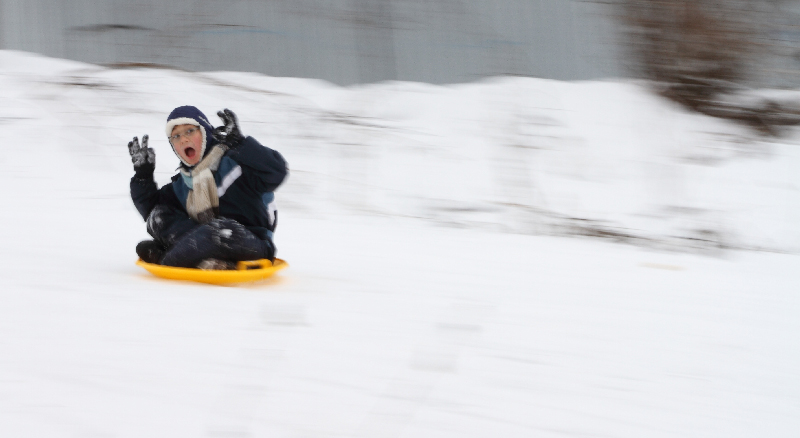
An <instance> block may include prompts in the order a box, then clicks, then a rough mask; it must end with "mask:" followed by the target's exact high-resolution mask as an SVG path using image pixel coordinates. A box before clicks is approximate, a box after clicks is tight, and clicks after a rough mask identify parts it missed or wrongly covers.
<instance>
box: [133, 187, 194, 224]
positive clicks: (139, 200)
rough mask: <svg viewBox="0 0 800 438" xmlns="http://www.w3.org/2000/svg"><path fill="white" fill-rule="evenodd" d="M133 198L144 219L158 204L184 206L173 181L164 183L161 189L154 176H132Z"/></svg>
mask: <svg viewBox="0 0 800 438" xmlns="http://www.w3.org/2000/svg"><path fill="white" fill-rule="evenodd" d="M131 199H132V200H133V205H134V206H136V210H138V211H139V214H140V215H142V218H143V219H144V220H147V217H148V216H150V212H151V211H153V208H155V206H156V205H158V204H167V205H170V206H173V207H177V208H182V207H183V206H182V205H181V203H180V201H178V198H177V197H176V196H175V192H174V191H173V190H172V184H171V183H170V184H166V185H164V187H161V189H160V190H159V189H158V186H156V182H155V181H153V179H152V178H150V179H142V178H138V177H136V176H134V177H133V178H131Z"/></svg>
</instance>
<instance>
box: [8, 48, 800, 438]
mask: <svg viewBox="0 0 800 438" xmlns="http://www.w3.org/2000/svg"><path fill="white" fill-rule="evenodd" d="M782 93H784V94H786V95H791V94H792V93H794V92H789V91H787V92H782ZM183 104H194V105H197V106H198V107H200V108H201V109H202V110H204V111H205V112H206V113H207V114H208V115H209V116H211V115H212V114H213V113H214V112H215V111H216V110H218V109H221V108H225V107H228V108H231V109H233V110H234V111H235V112H236V113H237V114H238V115H239V118H240V120H241V122H242V125H243V131H244V133H245V134H249V135H253V136H255V137H256V138H258V139H259V140H261V141H262V142H263V143H265V144H267V145H269V146H272V147H274V148H275V149H277V150H279V151H281V153H283V154H284V156H285V157H286V158H287V160H288V161H289V163H290V167H291V176H290V178H289V180H288V181H287V182H286V184H285V185H284V186H283V187H282V188H281V189H280V190H279V191H278V193H277V200H278V203H279V208H280V226H279V227H278V232H277V234H276V243H277V246H278V248H279V256H280V257H282V258H284V259H286V260H288V261H289V263H290V265H291V266H290V268H289V269H287V270H284V271H282V272H281V273H280V274H278V275H277V276H276V277H274V278H272V279H270V280H268V281H266V282H263V283H257V284H251V285H241V286H237V287H217V286H208V285H201V284H191V283H182V282H168V281H163V280H159V279H156V278H154V277H151V276H149V275H148V274H147V273H146V272H145V271H143V270H141V269H140V268H138V267H137V266H135V265H134V263H133V262H134V260H135V253H134V250H133V249H134V247H135V244H136V243H137V242H138V241H139V240H142V239H144V238H146V237H147V235H146V232H145V228H144V224H143V221H142V220H141V217H139V215H138V213H137V212H136V211H135V209H134V208H133V205H132V203H131V201H130V199H129V195H128V180H129V178H130V176H131V175H132V169H131V164H130V158H129V156H128V153H127V148H126V144H127V142H128V141H129V140H130V138H132V137H133V136H134V135H138V136H140V137H141V135H143V134H145V133H150V134H153V135H152V136H151V141H150V144H151V146H152V147H154V148H155V149H156V153H157V163H158V167H157V171H156V177H157V179H158V180H159V181H160V182H161V183H164V182H166V181H168V179H169V177H170V176H171V175H172V174H173V169H174V168H175V166H177V164H178V159H177V157H175V155H174V154H173V153H172V151H171V150H170V148H169V145H168V144H167V142H166V139H165V138H163V137H162V136H160V135H155V134H157V133H159V132H162V131H161V130H162V129H163V123H164V121H165V119H166V115H167V114H168V112H169V111H170V110H171V109H172V108H174V107H176V106H178V105H183ZM213 118H214V117H212V119H213ZM0 124H1V126H2V127H3V129H2V130H0V137H1V141H2V144H3V149H2V151H3V153H2V154H0V165H2V168H3V170H4V171H3V172H0V182H2V186H3V187H4V190H3V192H2V195H0V196H1V197H0V201H2V205H3V206H4V208H2V209H0V223H1V224H2V225H3V226H2V227H0V239H2V240H1V241H2V242H3V245H2V248H3V249H2V253H0V254H2V256H1V257H0V261H1V262H2V263H0V275H2V278H3V280H4V281H3V287H2V289H1V290H2V292H0V294H2V302H3V305H2V306H0V347H2V355H0V436H3V437H94V436H114V437H143V436H147V437H184V436H185V437H198V436H207V437H262V436H263V437H266V436H269V437H312V436H313V437H322V436H346V437H415V438H416V437H460V438H463V437H485V436H504V437H532V436H535V437H563V436H567V437H570V436H574V437H577V436H608V437H631V438H633V437H636V438H638V437H643V436H646V437H667V436H669V437H673V436H681V437H725V438H736V437H753V436H768V437H772V438H775V437H795V436H798V434H799V433H800V372H798V370H800V347H798V343H797V342H796V334H797V333H798V332H800V319H798V316H797V315H798V314H800V297H799V296H798V293H797V291H798V288H797V285H798V284H800V269H798V268H800V258H798V257H797V255H795V254H796V253H797V252H798V250H800V232H799V231H798V227H797V226H796V224H797V223H798V218H800V203H798V200H799V199H798V178H800V176H798V172H797V169H798V168H800V167H798V165H800V162H799V161H798V160H800V150H798V144H797V143H798V136H797V135H796V133H794V132H790V133H788V135H787V136H786V138H783V139H777V140H767V139H763V138H759V137H757V136H755V135H754V134H751V133H749V132H747V131H746V130H744V129H742V128H738V127H735V126H732V125H729V124H726V123H724V122H720V121H715V120H713V119H709V118H706V117H703V116H697V115H691V114H687V113H684V112H681V111H680V110H679V109H677V108H675V107H673V106H671V105H670V104H668V103H665V102H663V101H661V100H659V99H658V98H656V97H654V96H652V95H650V94H649V93H648V92H647V90H646V88H645V87H644V85H643V84H637V83H630V82H586V83H564V82H555V81H546V80H537V79H526V78H513V79H512V78H497V79H493V80H487V81H484V82H480V83H474V84H463V85H453V86H447V87H443V86H433V85H426V84H414V83H385V84H377V85H369V86H361V87H350V88H341V87H336V86H333V85H330V84H327V83H324V82H320V81H313V80H305V79H291V78H271V77H264V76H260V75H255V74H245V73H231V72H226V73H203V74H200V73H189V72H181V71H170V70H156V69H130V70H114V69H105V68H101V67H97V66H92V65H87V64H80V63H76V62H71V61H64V60H56V59H48V58H44V57H39V56H34V55H31V54H25V53H19V52H10V51H3V52H0ZM592 233H594V234H603V233H606V234H605V235H607V236H611V237H614V239H616V240H619V241H622V242H623V243H615V241H614V239H606V240H603V239H587V238H576V237H574V236H575V235H576V234H592ZM748 249H749V250H748ZM753 249H762V250H768V251H753Z"/></svg>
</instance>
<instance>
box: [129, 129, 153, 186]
mask: <svg viewBox="0 0 800 438" xmlns="http://www.w3.org/2000/svg"><path fill="white" fill-rule="evenodd" d="M147 139H148V137H147V134H145V136H144V137H142V145H141V146H139V139H138V138H137V137H133V141H130V142H128V153H129V154H131V161H132V162H133V171H134V172H136V176H137V177H139V178H143V179H148V178H149V179H152V178H153V172H154V171H155V170H156V151H154V150H153V148H149V147H147Z"/></svg>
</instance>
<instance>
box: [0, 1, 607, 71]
mask: <svg viewBox="0 0 800 438" xmlns="http://www.w3.org/2000/svg"><path fill="white" fill-rule="evenodd" d="M603 8H604V7H603V6H601V5H598V4H596V3H589V2H584V1H578V0H575V1H573V0H488V1H487V0H427V1H426V0H228V1H218V0H217V1H215V0H188V1H176V0H163V1H160V2H154V1H142V0H124V1H123V0H107V1H99V0H71V1H69V2H66V1H57V0H0V21H1V22H2V24H1V26H2V27H1V28H0V47H2V48H3V49H15V50H25V51H31V52H37V53H42V54H45V55H48V56H54V57H62V58H70V59H76V60H80V61H86V62H92V63H99V64H113V63H155V64H163V65H168V66H174V67H180V68H184V69H189V70H200V71H209V70H237V71H255V72H261V73H265V74H268V75H273V76H294V77H313V78H321V79H325V80H329V81H332V82H335V83H338V84H352V83H364V82H375V81H381V80H388V79H398V80H410V81H424V82H432V83H454V82H467V81H474V80H476V79H479V78H481V77H486V76H493V75H526V76H536V77H544V78H553V79H565V80H572V79H590V78H598V77H608V76H619V75H620V74H621V67H620V65H619V59H620V58H619V53H618V50H617V48H616V45H615V36H614V35H615V34H614V31H613V29H614V26H613V24H612V22H611V20H610V19H608V18H607V17H606V11H604V9H603Z"/></svg>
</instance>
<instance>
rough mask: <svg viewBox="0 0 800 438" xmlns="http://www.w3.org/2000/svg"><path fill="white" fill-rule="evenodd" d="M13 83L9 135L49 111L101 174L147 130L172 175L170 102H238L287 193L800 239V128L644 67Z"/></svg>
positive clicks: (580, 223) (12, 139) (532, 225)
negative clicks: (460, 75)
mask: <svg viewBox="0 0 800 438" xmlns="http://www.w3.org/2000/svg"><path fill="white" fill-rule="evenodd" d="M0 84H2V86H1V87H2V88H1V89H2V93H3V95H2V107H0V118H2V120H3V123H4V127H5V129H3V133H2V141H3V143H4V144H6V145H8V144H20V143H22V144H25V143H26V142H28V141H29V140H27V139H28V137H27V136H26V135H25V134H24V133H25V130H26V129H28V128H29V127H31V126H37V130H39V132H43V133H46V135H45V137H46V138H47V141H46V142H45V143H46V144H43V143H42V142H41V141H39V142H37V144H38V145H39V146H37V151H38V152H39V153H43V154H45V155H47V157H48V159H52V160H54V162H55V163H62V162H64V161H65V160H73V161H74V160H75V155H76V154H78V155H81V160H83V162H81V163H76V164H77V165H78V166H81V167H83V169H82V170H83V171H84V172H89V173H88V174H85V175H84V176H85V177H86V178H87V179H88V180H90V181H92V180H96V177H92V176H89V175H93V174H94V173H98V172H99V173H114V174H115V175H125V176H127V173H129V169H128V167H129V163H128V160H127V154H126V151H125V144H126V143H127V141H128V140H129V139H130V137H132V136H133V135H141V134H144V133H145V132H149V133H150V134H151V135H152V137H153V141H152V144H154V145H155V147H156V149H157V152H158V159H159V167H158V176H159V177H160V178H161V180H162V181H166V178H167V177H168V175H171V174H172V170H173V167H172V166H173V161H174V158H173V154H172V152H171V150H170V149H169V146H168V144H167V142H166V139H164V138H163V136H160V135H159V134H158V133H159V132H160V129H161V126H162V125H163V118H164V114H166V113H167V112H168V110H169V109H170V108H172V107H175V106H177V105H180V104H195V105H197V106H199V107H200V108H201V109H203V110H205V111H206V112H207V113H209V114H210V115H213V112H214V111H216V110H217V109H220V108H223V107H230V108H232V109H234V110H235V111H237V112H238V113H239V114H240V117H241V119H242V124H243V125H244V127H245V130H246V133H247V134H251V135H253V136H255V137H257V138H259V139H261V140H262V141H263V142H265V143H268V144H269V145H272V146H274V147H275V148H276V149H278V150H280V151H281V152H282V153H284V155H285V156H286V157H287V158H288V160H289V162H290V165H291V170H292V177H291V178H292V182H291V184H288V185H286V186H285V189H284V190H283V192H282V196H281V202H282V203H283V206H284V208H298V209H302V210H303V211H307V212H309V213H314V214H321V213H325V212H331V211H352V212H358V213H362V212H368V213H371V214H376V215H398V216H404V217H415V218H420V219H425V220H429V221H435V222H439V223H444V224H451V225H455V226H467V227H485V228H491V229H497V230H503V231H509V232H514V233H525V234H585V235H594V236H601V237H610V238H614V239H619V240H626V241H634V242H637V243H642V244H646V245H655V246H679V247H687V246H688V247H732V248H754V249H767V250H773V251H790V252H797V251H798V250H800V229H799V228H798V227H797V226H796V224H797V223H798V222H799V221H798V219H800V202H798V201H800V185H799V184H798V181H800V175H799V174H798V172H797V171H796V169H799V168H800V150H799V149H798V147H797V139H798V136H797V135H796V132H792V133H791V134H792V135H791V136H790V137H789V138H786V139H782V140H780V141H777V140H770V139H763V138H758V137H756V136H755V135H754V134H752V133H749V132H747V131H746V130H744V129H743V128H739V127H737V126H733V125H731V124H729V123H727V122H722V121H719V120H715V119H712V118H709V117H705V116H701V115H693V114H687V113H685V112H683V111H681V110H680V109H679V108H677V107H675V106H673V105H672V104H670V103H669V102H666V101H664V100H663V99H660V98H657V97H655V96H653V95H651V94H650V93H649V92H648V91H647V90H646V89H645V87H644V86H643V85H642V84H636V83H615V82H586V83H565V82H557V81H550V80H540V79H531V78H500V79H494V80H489V81H484V82H480V83H474V84H467V85H456V86H448V87H443V86H433V85H425V84H417V83H384V84H377V85H369V86H362V87H351V88H341V87H337V86H333V85H330V84H327V83H324V82H321V81H314V80H304V79H292V78H272V77H265V76H261V75H256V74H246V73H189V72H182V71H173V70H163V69H161V70H159V69H143V68H137V69H123V70H120V69H105V68H100V67H96V66H92V65H86V64H80V63H75V62H69V61H62V60H54V59H47V58H42V57H36V56H32V55H28V54H22V53H17V52H3V53H2V54H0ZM85 157H88V160H86V159H85ZM6 158H7V159H8V157H6ZM37 159H38V160H40V159H41V158H37ZM87 163H91V164H88V167H87ZM115 181H116V178H115ZM115 184H116V182H115Z"/></svg>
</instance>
